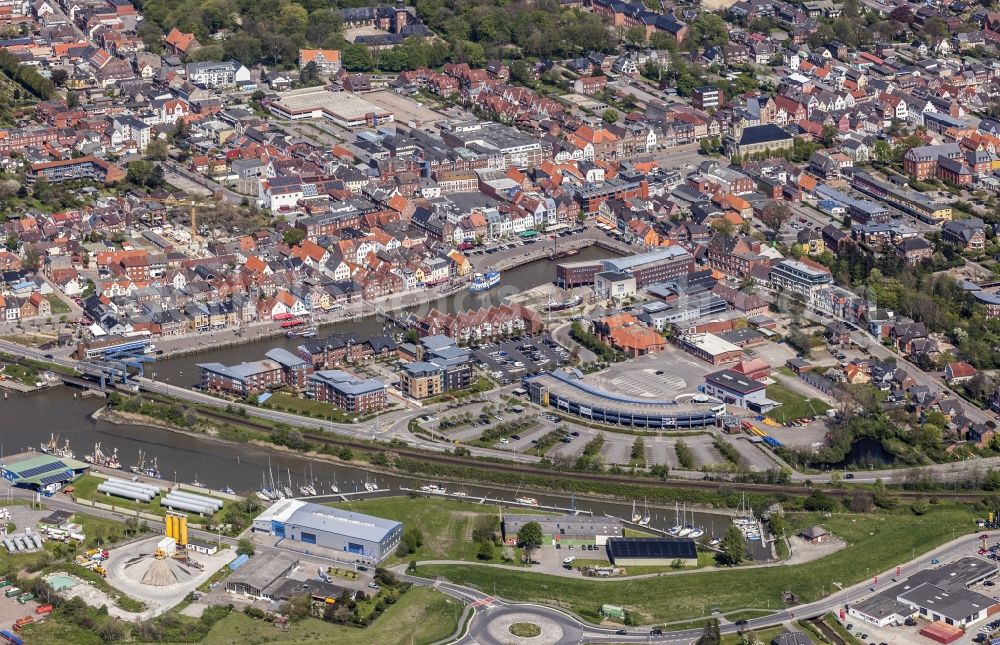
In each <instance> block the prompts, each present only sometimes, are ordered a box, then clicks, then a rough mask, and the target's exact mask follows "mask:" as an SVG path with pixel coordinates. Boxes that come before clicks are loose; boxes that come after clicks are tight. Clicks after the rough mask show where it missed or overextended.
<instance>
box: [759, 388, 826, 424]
mask: <svg viewBox="0 0 1000 645" xmlns="http://www.w3.org/2000/svg"><path fill="white" fill-rule="evenodd" d="M767 398H769V399H771V400H773V401H777V402H779V403H781V405H780V406H779V407H777V408H775V409H774V410H771V412H770V413H768V416H769V417H771V418H772V419H774V420H775V421H777V422H778V423H788V422H789V421H795V420H796V419H803V418H805V417H819V416H823V415H824V414H826V411H827V410H829V409H830V406H829V405H827V404H826V403H824V402H823V401H821V400H820V399H810V398H809V397H806V396H803V395H801V394H799V393H798V392H796V391H795V390H792V389H791V388H789V387H787V386H785V385H781V384H780V383H775V384H774V385H769V386H767Z"/></svg>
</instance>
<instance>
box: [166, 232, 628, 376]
mask: <svg viewBox="0 0 1000 645" xmlns="http://www.w3.org/2000/svg"><path fill="white" fill-rule="evenodd" d="M615 255H617V254H616V253H614V252H613V251H608V250H607V249H603V248H600V247H598V246H589V247H587V248H585V249H583V250H581V251H580V253H578V254H577V255H574V256H571V257H569V258H565V259H563V260H557V261H552V260H538V261H536V262H530V263H528V264H524V265H521V266H519V267H516V268H513V269H510V270H508V271H504V272H503V277H502V283H501V285H500V286H499V287H496V288H494V289H490V290H489V291H484V292H480V293H472V292H469V291H466V290H462V291H459V292H458V293H454V294H451V295H450V296H447V297H444V298H439V299H437V300H433V301H430V302H427V303H423V304H420V305H416V306H414V307H410V308H408V309H407V310H406V311H410V312H413V313H415V314H416V315H418V316H424V315H427V314H428V313H430V311H431V310H433V309H437V310H438V311H442V312H445V313H455V312H460V311H470V310H474V309H479V308H482V307H489V306H493V305H499V304H502V303H503V302H504V301H505V300H506V298H508V297H510V296H512V295H514V294H517V293H520V292H522V291H526V290H528V289H532V288H534V287H537V286H538V285H541V284H545V283H547V282H552V281H553V280H555V272H556V264H558V263H559V262H570V261H572V262H576V261H582V260H595V259H599V258H607V257H614V256H615ZM394 331H396V329H395V327H393V326H392V325H387V324H386V323H385V322H384V321H381V320H377V319H376V318H375V316H366V317H359V318H356V319H354V320H344V321H340V322H336V323H333V324H330V325H325V326H323V327H322V328H321V329H319V337H323V336H329V335H330V334H334V333H347V332H355V333H358V334H361V335H377V334H382V333H393V332H394ZM302 342H303V339H301V338H283V337H278V338H265V339H263V340H259V341H254V342H251V343H247V344H244V345H238V346H235V347H224V348H219V349H215V350H209V351H206V352H199V353H197V354H186V355H183V356H176V357H172V358H167V359H161V360H159V361H157V362H156V364H155V365H151V366H149V367H147V373H148V372H149V371H153V372H156V377H155V378H156V379H157V380H160V381H167V382H169V383H172V384H174V385H184V386H190V385H194V384H195V383H197V382H198V368H197V364H198V363H222V364H223V365H234V364H238V363H243V362H249V361H259V360H261V359H263V358H264V353H265V352H267V351H268V350H269V349H272V348H274V347H284V348H285V349H288V350H292V351H294V350H295V348H296V347H298V346H299V345H301V344H302Z"/></svg>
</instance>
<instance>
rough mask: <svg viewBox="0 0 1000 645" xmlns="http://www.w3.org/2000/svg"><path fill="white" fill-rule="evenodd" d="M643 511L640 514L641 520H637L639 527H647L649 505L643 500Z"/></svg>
mask: <svg viewBox="0 0 1000 645" xmlns="http://www.w3.org/2000/svg"><path fill="white" fill-rule="evenodd" d="M643 505H644V510H643V512H642V519H641V520H639V526H649V519H650V518H649V503H648V502H647V501H646V500H643Z"/></svg>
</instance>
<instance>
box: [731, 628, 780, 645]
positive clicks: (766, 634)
mask: <svg viewBox="0 0 1000 645" xmlns="http://www.w3.org/2000/svg"><path fill="white" fill-rule="evenodd" d="M784 631H785V628H784V627H771V628H769V629H761V630H754V631H752V632H747V633H748V634H749V633H752V634H753V635H754V636H756V637H757V640H758V641H760V642H761V643H770V642H771V641H772V640H774V639H775V638H776V637H777V636H778V634H782V633H784ZM748 642H750V643H752V642H754V641H747V640H744V639H743V636H741V635H740V634H725V635H723V637H722V640H721V641H719V643H720V645H742V644H743V643H748Z"/></svg>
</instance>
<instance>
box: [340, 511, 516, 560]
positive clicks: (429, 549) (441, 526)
mask: <svg viewBox="0 0 1000 645" xmlns="http://www.w3.org/2000/svg"><path fill="white" fill-rule="evenodd" d="M332 506H336V507H338V508H348V509H351V510H354V511H358V512H359V513H368V514H370V515H375V516H376V517H384V518H387V519H390V520H396V521H397V522H402V523H403V526H404V528H409V527H411V526H415V527H417V528H419V529H420V531H421V532H422V533H423V534H424V540H423V546H421V547H420V548H419V549H417V551H416V552H415V553H411V554H410V555H408V556H406V557H405V558H403V559H399V558H396V557H395V556H393V557H391V558H389V560H388V561H387V562H386V566H391V565H393V564H396V563H398V562H401V561H409V560H472V561H474V560H475V559H476V552H477V551H478V550H479V545H478V544H476V543H474V542H473V541H472V529H473V528H475V525H476V518H477V517H479V516H480V515H484V514H487V513H493V514H495V515H497V517H499V516H500V512H501V511H500V507H499V506H491V505H483V504H473V503H471V502H458V501H453V500H450V499H439V498H432V497H415V498H410V497H380V498H376V499H366V500H360V501H356V502H343V503H337V504H332Z"/></svg>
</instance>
